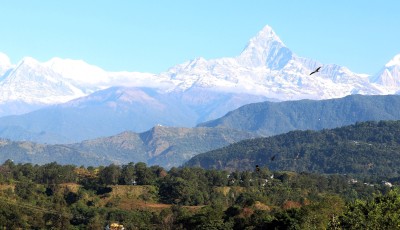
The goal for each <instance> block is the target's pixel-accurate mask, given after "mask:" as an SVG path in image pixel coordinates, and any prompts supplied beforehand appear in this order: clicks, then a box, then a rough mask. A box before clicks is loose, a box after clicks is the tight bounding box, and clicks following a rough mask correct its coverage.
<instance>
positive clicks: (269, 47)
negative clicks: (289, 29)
mask: <svg viewBox="0 0 400 230" xmlns="http://www.w3.org/2000/svg"><path fill="white" fill-rule="evenodd" d="M290 59H292V52H291V51H290V50H289V49H288V48H287V47H286V46H285V44H283V42H282V41H281V40H280V39H279V37H278V36H277V35H276V34H275V32H274V31H273V30H272V28H271V27H270V26H268V25H267V26H265V27H264V28H263V29H262V30H261V31H260V32H259V33H258V34H257V35H256V36H255V37H253V38H251V39H250V41H249V43H248V44H247V46H246V48H245V49H244V50H243V51H242V53H241V54H240V56H239V57H238V61H239V63H241V64H242V65H246V66H252V67H260V66H266V67H268V68H269V69H282V68H283V67H284V66H285V65H286V64H287V63H288V62H289V60H290Z"/></svg>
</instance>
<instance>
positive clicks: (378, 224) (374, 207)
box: [339, 190, 400, 229]
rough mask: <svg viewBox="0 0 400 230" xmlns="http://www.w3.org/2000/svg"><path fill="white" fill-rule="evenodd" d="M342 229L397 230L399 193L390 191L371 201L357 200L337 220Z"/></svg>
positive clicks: (399, 212)
mask: <svg viewBox="0 0 400 230" xmlns="http://www.w3.org/2000/svg"><path fill="white" fill-rule="evenodd" d="M339 222H340V225H341V226H342V227H343V228H344V229H398V228H399V226H400V192H399V190H392V191H390V192H389V193H388V194H386V195H378V196H376V197H375V198H374V199H373V200H372V201H363V200H357V201H355V202H354V203H353V204H351V205H349V207H348V209H347V211H346V212H345V213H344V214H343V215H342V216H341V217H340V218H339Z"/></svg>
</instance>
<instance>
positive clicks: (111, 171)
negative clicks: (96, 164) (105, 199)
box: [99, 164, 121, 185]
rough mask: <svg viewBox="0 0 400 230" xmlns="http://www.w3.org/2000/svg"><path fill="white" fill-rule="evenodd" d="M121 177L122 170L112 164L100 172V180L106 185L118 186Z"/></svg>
mask: <svg viewBox="0 0 400 230" xmlns="http://www.w3.org/2000/svg"><path fill="white" fill-rule="evenodd" d="M120 176H121V168H120V167H119V166H118V165H115V164H111V165H109V166H107V167H105V168H104V169H102V170H101V171H100V174H99V180H100V183H102V184H104V185H116V184H118V181H119V178H120Z"/></svg>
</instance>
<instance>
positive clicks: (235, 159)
mask: <svg viewBox="0 0 400 230" xmlns="http://www.w3.org/2000/svg"><path fill="white" fill-rule="evenodd" d="M399 164H400V121H380V122H359V123H356V124H354V125H350V126H345V127H340V128H336V129H325V130H322V131H310V130H308V131H292V132H289V133H286V134H282V135H277V136H273V137H265V138H256V139H251V140H244V141H240V142H238V143H235V144H232V145H229V146H227V147H223V148H220V149H216V150H213V151H210V152H207V153H202V154H199V155H197V156H195V157H193V158H192V159H191V160H190V161H188V162H187V163H186V164H185V165H186V166H196V167H203V168H207V169H210V168H215V169H225V170H229V171H235V170H255V166H256V165H259V167H267V168H269V169H270V170H274V171H275V170H288V171H296V172H314V173H328V174H337V173H338V174H357V175H359V176H360V175H362V176H367V177H372V178H378V179H379V178H394V177H396V178H398V177H399V176H400V173H399V167H398V165H399Z"/></svg>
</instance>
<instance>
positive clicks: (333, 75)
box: [0, 26, 400, 121]
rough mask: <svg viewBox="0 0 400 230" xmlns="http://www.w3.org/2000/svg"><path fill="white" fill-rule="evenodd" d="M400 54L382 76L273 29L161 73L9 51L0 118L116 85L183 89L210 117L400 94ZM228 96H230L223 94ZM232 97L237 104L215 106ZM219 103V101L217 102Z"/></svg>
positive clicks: (2, 71) (0, 78) (0, 77)
mask: <svg viewBox="0 0 400 230" xmlns="http://www.w3.org/2000/svg"><path fill="white" fill-rule="evenodd" d="M399 56H400V55H398V56H396V57H395V58H394V59H393V60H391V61H390V62H389V63H388V64H386V65H385V67H384V68H383V69H382V70H381V71H380V72H379V73H378V74H377V75H374V76H368V75H366V74H358V73H353V72H352V71H350V70H349V69H347V68H346V67H343V66H338V65H335V64H323V63H319V62H318V61H316V60H312V59H308V58H304V57H300V56H298V55H296V54H294V53H293V52H292V51H291V50H290V49H289V48H288V47H286V45H285V44H284V43H283V42H282V41H281V40H280V39H279V37H278V36H277V35H276V34H275V32H274V31H273V30H272V28H271V27H270V26H265V27H264V28H263V29H262V30H261V31H260V32H259V33H258V34H257V35H256V36H255V37H253V38H251V39H250V41H249V43H248V44H247V46H246V47H245V49H244V50H243V51H242V52H241V53H240V54H239V55H238V56H236V57H230V58H219V59H213V60H205V59H204V58H196V59H194V60H190V61H187V62H185V63H182V64H178V65H176V66H173V67H171V68H170V69H169V70H167V71H166V72H164V73H161V74H159V75H155V74H150V73H136V72H107V71H105V70H103V69H101V68H99V67H97V66H93V65H90V64H87V63H85V62H84V61H80V60H70V59H60V58H53V59H51V60H49V61H47V62H44V63H40V62H38V61H36V60H34V59H33V58H24V59H23V60H22V61H20V62H19V63H18V64H16V65H13V64H11V63H10V60H9V58H8V57H7V55H5V54H1V53H0V89H1V91H0V116H4V115H9V114H18V113H24V112H29V111H30V110H32V109H36V108H38V107H43V106H47V105H51V104H59V103H65V102H67V101H69V100H72V99H76V98H79V97H82V96H87V95H89V94H91V93H93V92H96V91H98V90H103V89H106V88H108V87H111V86H125V87H144V88H155V89H157V93H160V94H177V95H178V96H179V97H180V98H181V100H182V102H183V103H187V104H189V105H188V106H190V107H192V108H194V109H195V110H196V108H197V111H207V114H206V113H204V114H200V117H203V118H204V119H206V118H209V119H212V118H216V117H213V116H211V115H210V114H213V110H216V109H218V110H219V111H218V112H217V113H214V114H215V115H214V116H216V115H217V114H218V115H220V114H224V113H226V112H227V111H230V110H233V109H236V108H237V107H238V106H241V105H244V104H248V103H252V102H258V101H260V100H267V99H269V100H299V99H329V98H340V97H344V96H346V95H350V94H373V95H377V94H393V93H396V92H398V91H400V80H399V79H400V73H399V66H400V65H399V62H400V61H399ZM319 66H322V68H321V71H320V72H318V73H317V74H314V75H309V73H310V72H311V71H313V70H314V69H315V68H317V67H319ZM227 94H229V95H231V96H229V97H226V98H225V99H223V98H224V95H227ZM199 95H201V96H199ZM210 95H211V96H210ZM216 95H218V96H217V97H216ZM232 95H254V96H253V97H251V96H250V97H247V98H243V97H242V96H238V97H236V98H237V100H238V102H233V101H232V100H233V99H232V98H235V97H232ZM228 98H229V100H231V102H232V103H230V105H235V106H234V107H229V108H228V106H226V107H225V108H223V109H222V108H221V107H219V108H217V107H216V105H223V104H224V100H228ZM212 100H219V101H218V103H212ZM239 100H240V101H239ZM210 101H211V102H210ZM149 106H151V105H149ZM236 106H237V107H236ZM200 120H202V121H204V120H203V119H200Z"/></svg>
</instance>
